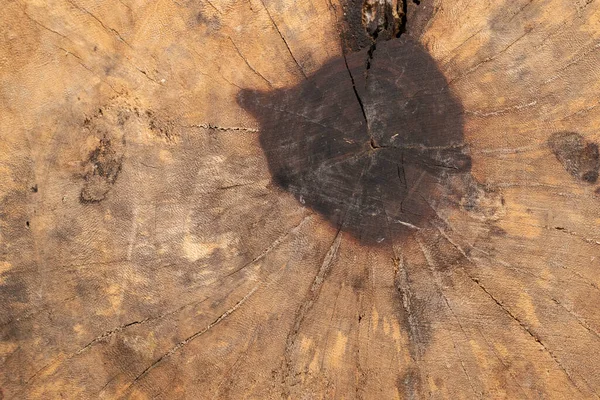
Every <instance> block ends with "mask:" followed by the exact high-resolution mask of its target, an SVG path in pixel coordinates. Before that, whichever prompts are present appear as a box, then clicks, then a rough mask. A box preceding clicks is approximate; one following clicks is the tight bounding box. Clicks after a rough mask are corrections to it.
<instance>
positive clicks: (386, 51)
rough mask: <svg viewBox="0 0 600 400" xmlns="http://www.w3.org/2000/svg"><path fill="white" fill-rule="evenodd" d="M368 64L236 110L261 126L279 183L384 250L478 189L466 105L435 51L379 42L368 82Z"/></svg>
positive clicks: (360, 58)
mask: <svg viewBox="0 0 600 400" xmlns="http://www.w3.org/2000/svg"><path fill="white" fill-rule="evenodd" d="M380 49H381V50H380ZM366 59H367V49H363V50H362V51H360V52H356V53H352V54H349V55H347V56H345V57H341V58H338V59H334V60H332V61H331V62H329V63H327V64H326V65H324V66H323V67H322V68H321V69H320V70H319V71H317V72H316V73H315V74H313V75H312V76H309V77H308V79H307V80H304V81H303V82H301V83H299V84H298V85H296V86H294V87H291V88H287V89H279V90H273V91H269V92H257V91H250V90H244V91H242V92H241V93H240V95H239V98H238V101H239V103H240V105H241V106H242V107H243V108H245V109H246V110H248V111H249V112H250V113H252V114H253V115H254V116H255V117H256V119H257V120H258V121H259V123H260V125H261V130H260V137H259V140H260V144H261V146H262V148H263V151H264V154H265V156H266V159H267V162H268V166H269V170H270V172H271V175H272V178H273V182H274V183H275V184H276V185H277V186H279V187H280V188H281V189H282V190H285V191H287V192H289V193H291V194H292V195H294V197H295V198H296V199H297V201H298V202H299V203H300V204H302V205H305V206H308V207H310V208H312V209H313V210H315V211H317V212H319V213H320V214H321V215H323V216H324V217H325V218H326V219H328V220H329V221H330V222H331V223H332V224H333V225H334V226H336V227H339V228H341V229H343V230H344V231H347V232H349V233H350V234H351V235H352V236H353V237H354V238H355V239H357V240H358V241H360V242H361V243H364V244H370V245H377V244H379V243H382V242H383V241H384V240H385V239H387V238H391V237H401V236H403V235H406V234H411V233H413V232H414V231H415V230H418V229H419V228H420V227H422V226H424V225H426V224H427V222H428V221H429V220H431V219H434V218H437V214H436V211H435V210H434V209H433V206H432V204H438V203H439V202H442V201H445V199H446V198H449V197H452V198H459V199H460V198H461V197H462V196H463V195H465V194H466V193H467V191H468V190H467V189H468V187H469V186H470V185H473V184H476V181H475V180H474V179H473V178H472V177H471V174H470V170H471V157H470V155H469V150H468V146H466V144H465V143H464V140H463V117H462V114H463V108H462V105H461V103H460V101H459V100H458V99H457V98H456V97H455V96H454V95H453V94H452V93H451V91H450V90H449V89H448V87H447V81H446V80H445V78H444V76H443V75H442V73H441V72H440V71H439V69H438V67H437V65H436V63H435V61H434V60H433V59H432V58H431V56H430V55H429V54H428V52H427V51H426V50H425V49H424V48H423V47H422V46H421V45H420V44H419V43H418V42H416V41H415V40H413V39H411V38H410V37H409V36H402V37H401V38H400V39H395V40H389V41H384V42H381V43H380V44H379V45H378V49H377V54H376V55H375V57H374V58H373V60H372V65H371V67H370V70H369V77H368V80H367V79H366V77H365V75H364V74H362V73H361V71H364V68H365V63H364V61H365V60H366ZM450 179H452V180H453V181H454V184H453V185H449V184H446V182H448V181H449V180H450ZM457 207H458V206H457ZM386 243H387V242H386Z"/></svg>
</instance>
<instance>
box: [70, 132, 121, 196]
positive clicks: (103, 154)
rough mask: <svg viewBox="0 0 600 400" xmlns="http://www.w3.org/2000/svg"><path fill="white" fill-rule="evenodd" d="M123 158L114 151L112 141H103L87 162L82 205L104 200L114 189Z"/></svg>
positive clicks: (82, 190)
mask: <svg viewBox="0 0 600 400" xmlns="http://www.w3.org/2000/svg"><path fill="white" fill-rule="evenodd" d="M122 162H123V156H122V155H119V154H117V152H116V151H115V150H114V149H113V146H112V143H111V140H110V139H106V138H104V139H101V140H100V144H99V145H98V147H96V149H94V150H93V151H92V152H91V153H90V155H89V157H88V160H87V162H86V166H85V168H86V173H85V177H84V179H85V184H84V185H83V189H81V194H80V201H81V202H82V203H95V202H99V201H102V200H104V197H105V196H106V194H107V193H108V192H109V191H110V189H111V188H112V185H114V183H115V181H116V180H117V177H118V176H119V173H120V172H121V165H122Z"/></svg>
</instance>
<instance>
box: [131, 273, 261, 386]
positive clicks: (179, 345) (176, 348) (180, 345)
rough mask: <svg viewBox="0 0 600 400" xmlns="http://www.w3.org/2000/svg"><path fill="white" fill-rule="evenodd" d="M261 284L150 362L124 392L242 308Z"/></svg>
mask: <svg viewBox="0 0 600 400" xmlns="http://www.w3.org/2000/svg"><path fill="white" fill-rule="evenodd" d="M259 286H260V285H257V286H255V287H254V288H252V290H250V292H248V294H246V295H245V296H244V297H243V298H242V299H241V300H239V301H238V302H237V303H236V304H235V305H234V306H233V307H231V308H229V309H228V310H227V311H225V312H224V313H223V314H221V315H220V316H219V317H218V318H217V319H215V320H214V321H213V322H211V323H210V324H208V325H207V326H206V327H205V328H203V329H201V330H199V331H198V332H196V333H194V334H193V335H191V336H189V337H188V338H187V339H185V340H182V341H181V342H179V343H177V344H176V345H175V346H173V347H172V348H171V350H169V351H168V352H166V353H164V354H163V355H162V356H160V357H159V358H157V359H156V360H155V361H154V362H153V363H152V364H150V365H149V366H148V367H147V368H146V369H145V370H143V371H142V372H141V373H140V374H138V375H137V376H136V377H135V378H134V379H133V381H132V382H131V383H130V384H129V385H128V386H127V387H126V388H125V390H124V393H128V392H129V391H130V390H131V389H132V388H133V386H134V385H135V384H136V383H137V382H139V381H140V380H141V379H143V378H144V377H145V376H146V375H148V373H149V372H150V371H152V370H153V369H154V368H156V367H158V366H159V365H160V364H161V363H162V362H163V361H164V360H166V359H167V358H169V357H171V356H172V355H173V354H175V353H176V352H178V351H179V350H180V349H182V348H183V347H184V346H186V345H187V344H189V343H191V342H192V341H194V340H195V339H197V338H199V337H200V336H202V335H204V334H205V333H206V332H208V331H209V330H210V329H212V328H213V327H215V326H216V325H218V324H219V323H220V322H221V321H223V320H224V319H225V318H227V317H228V316H229V315H231V314H232V313H233V312H235V311H236V310H237V309H238V308H240V307H241V306H242V304H244V303H245V302H246V300H248V299H249V298H250V296H252V295H253V294H254V292H256V290H257V289H258V288H259Z"/></svg>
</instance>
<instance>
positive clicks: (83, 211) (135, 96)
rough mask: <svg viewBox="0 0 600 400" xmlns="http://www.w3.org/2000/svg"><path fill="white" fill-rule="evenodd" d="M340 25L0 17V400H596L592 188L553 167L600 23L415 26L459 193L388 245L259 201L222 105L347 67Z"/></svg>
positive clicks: (219, 5) (98, 15)
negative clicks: (449, 103)
mask: <svg viewBox="0 0 600 400" xmlns="http://www.w3.org/2000/svg"><path fill="white" fill-rule="evenodd" d="M351 7H354V5H353V3H351V2H350V3H348V4H342V3H339V2H338V1H334V0H331V1H329V0H297V1H294V2H292V1H283V0H249V1H233V0H211V1H208V0H206V1H174V2H171V1H153V2H144V1H130V0H114V1H113V0H109V1H97V0H72V1H71V0H66V1H62V0H60V1H59V0H57V1H33V0H32V1H6V2H4V4H3V5H2V13H1V16H0V26H1V28H0V32H2V35H1V36H0V135H1V141H0V195H1V197H2V200H1V205H2V208H1V211H0V244H1V252H0V257H1V261H0V273H1V275H0V296H1V297H0V304H1V308H0V324H1V328H0V329H1V331H0V332H1V333H0V335H1V336H0V363H1V365H2V366H1V367H0V388H1V391H0V398H2V396H4V398H5V399H9V398H11V399H12V398H15V399H25V398H31V399H36V398H40V399H49V398H81V399H92V398H106V399H112V398H139V399H144V398H190V399H198V398H232V399H238V398H256V399H271V398H281V397H286V398H294V399H297V398H365V399H388V398H451V399H455V398H552V399H563V398H564V399H573V398H581V399H587V398H597V397H598V396H599V395H600V308H599V307H598V304H600V272H599V268H600V228H599V227H600V213H599V209H600V192H599V185H598V183H597V182H593V183H590V182H587V181H585V180H582V179H580V175H581V174H579V172H576V173H573V172H570V170H569V168H571V170H572V168H573V167H572V164H568V163H569V162H571V163H573V162H576V161H573V160H576V159H577V160H579V159H578V158H577V157H580V156H581V154H584V153H582V152H583V150H581V149H582V148H584V147H585V146H587V145H589V146H592V147H593V144H594V143H598V142H599V141H600V133H599V130H598V128H599V126H600V125H599V122H600V113H599V111H600V107H598V101H599V100H598V93H599V92H600V80H599V79H598V76H599V74H598V71H600V69H599V68H598V65H599V62H600V60H599V59H598V58H599V57H600V52H599V51H598V49H599V46H598V43H599V42H598V41H599V40H600V3H598V2H595V1H593V0H587V1H584V0H577V1H575V0H526V1H522V0H519V1H480V2H473V1H464V0H453V1H450V0H448V1H447V0H437V1H435V2H434V1H426V0H422V1H421V4H420V5H418V6H417V5H416V4H414V3H410V4H408V5H407V25H406V32H404V33H403V35H406V36H407V37H410V38H411V40H414V41H415V43H419V44H420V46H422V47H423V49H425V50H426V52H427V54H429V55H430V57H431V59H432V60H433V61H434V62H435V64H436V65H437V67H438V68H439V70H440V71H441V73H442V74H443V76H444V77H445V79H446V81H447V82H448V86H449V88H450V90H451V91H452V93H453V95H454V96H456V98H458V99H459V100H460V102H461V104H462V107H463V108H464V112H463V119H464V142H465V144H466V145H467V146H468V149H469V154H470V157H471V160H472V168H471V169H470V176H472V180H471V181H468V182H467V183H468V184H465V183H464V182H463V181H460V180H459V179H458V178H457V179H455V180H450V181H449V182H450V183H448V182H446V184H447V185H450V186H451V185H455V187H456V188H458V189H457V190H458V192H457V193H459V194H460V196H458V197H457V198H456V199H449V200H448V199H446V197H444V196H441V197H440V198H432V199H430V200H431V202H432V206H433V207H434V208H435V211H436V213H437V217H436V219H435V221H433V222H432V223H431V224H428V225H427V226H424V227H422V229H421V230H419V231H418V232H414V233H413V234H411V235H408V236H402V237H399V238H395V239H394V240H393V241H386V242H384V243H383V245H381V246H374V245H372V244H371V243H364V242H361V241H360V240H357V239H356V238H355V237H354V236H353V235H352V234H351V233H349V232H346V231H345V230H343V229H342V230H338V229H337V228H336V227H335V226H334V225H332V223H331V221H329V220H328V219H327V218H325V217H323V216H322V215H320V214H319V213H318V212H315V211H314V210H312V209H311V208H310V207H308V206H303V205H302V204H301V203H299V202H298V201H297V199H296V198H295V197H294V196H293V195H291V194H289V193H287V192H285V191H284V190H281V188H278V187H277V186H276V185H274V184H273V182H272V177H271V175H270V172H269V165H268V160H267V159H266V158H265V154H264V152H263V149H262V148H261V143H260V134H261V129H263V127H262V126H261V124H260V121H259V120H258V119H257V118H256V116H255V115H253V114H252V112H250V111H249V110H248V109H246V108H244V107H243V106H242V105H241V103H240V93H242V92H244V91H260V92H263V93H275V92H276V91H277V90H287V89H289V88H294V87H298V85H301V84H302V83H303V82H305V81H306V80H308V81H309V82H310V79H311V77H312V76H313V75H314V74H316V73H318V72H319V71H320V70H321V68H322V67H323V66H325V65H327V63H329V62H331V61H332V60H336V59H337V60H339V59H340V57H342V56H343V55H344V54H346V55H348V57H350V61H352V60H353V58H351V57H353V56H352V54H356V53H352V51H351V49H350V48H351V47H352V46H351V44H352V43H350V42H352V40H350V39H348V34H349V32H351V31H348V29H353V28H351V27H350V28H348V27H347V26H346V25H345V23H344V21H345V17H348V15H349V14H351V12H353V9H351ZM399 17H400V14H399ZM411 23H412V24H413V25H412V26H411ZM340 35H341V36H342V37H343V38H346V40H347V41H346V42H345V41H344V40H341V39H340ZM344 35H346V36H344ZM392 40H400V39H392ZM381 43H383V42H381ZM378 46H379V45H378ZM381 48H385V45H383V44H381V47H380V48H379V49H378V50H376V52H377V51H380V52H382V51H383V50H381ZM354 50H357V49H356V48H355V49H354ZM363 53H366V48H364V49H363ZM361 57H362V56H361ZM377 57H378V56H377V55H376V56H375V58H374V60H375V61H374V63H375V62H377ZM357 65H358V64H357ZM359 67H360V68H363V67H362V64H360V65H359V66H358V67H356V68H359ZM374 68H375V67H374ZM361 71H362V70H361ZM343 72H344V73H345V71H343ZM361 73H362V72H361ZM355 76H356V77H357V78H356V81H357V82H358V81H359V78H358V75H355ZM306 78H308V79H306ZM348 84H349V85H351V83H350V81H349V80H348ZM359 89H360V88H359ZM340 90H341V89H340ZM346 90H350V86H347V87H346ZM359 94H360V92H359ZM353 107H355V108H356V107H357V105H356V104H353ZM356 110H359V109H358V108H356ZM357 112H360V111H357ZM560 132H575V133H576V134H578V135H580V136H577V137H578V138H580V139H577V140H580V142H581V143H582V144H581V145H580V147H581V148H579V147H576V146H575V147H574V145H573V144H572V143H573V142H570V143H571V144H569V143H567V142H564V141H563V142H558V145H557V146H558V147H557V148H558V149H559V150H553V147H552V145H551V144H549V143H553V142H551V139H552V138H553V137H554V138H557V136H553V135H556V134H557V133H560ZM574 137H575V136H573V138H574ZM573 140H575V139H573ZM549 141H550V142H549ZM577 143H579V142H577ZM569 146H570V147H569ZM592 147H589V148H588V149H591V148H592ZM560 149H562V150H560ZM565 149H566V150H565ZM578 149H579V150H578ZM563 150H564V151H565V152H566V153H565V154H566V155H562V154H563V153H560V152H561V151H563ZM580 150H581V151H580ZM557 151H558V152H559V153H560V154H559V155H558V156H557V154H555V153H557ZM590 151H591V150H590ZM586 154H587V153H586ZM584 155H585V154H584ZM592 156H593V154H592ZM581 157H583V156H581ZM592 158H593V157H592ZM565 160H567V161H565ZM592 161H593V160H592ZM577 162H578V163H579V164H577V166H580V165H584V164H585V163H584V162H583V161H581V162H579V161H577ZM586 162H587V161H586ZM569 165H571V167H569ZM585 165H586V168H592V169H593V168H594V164H593V162H591V164H590V163H588V164H585ZM98 166H100V167H101V168H102V170H99V169H98V168H99V167H98ZM581 168H584V167H583V166H582V167H581ZM578 171H579V170H578ZM578 174H579V175H578ZM465 182H466V181H465ZM469 182H470V183H469ZM465 185H466V186H465ZM466 188H468V189H469V190H470V191H466ZM463 189H465V190H463ZM444 193H446V192H444ZM434 222H435V223H434Z"/></svg>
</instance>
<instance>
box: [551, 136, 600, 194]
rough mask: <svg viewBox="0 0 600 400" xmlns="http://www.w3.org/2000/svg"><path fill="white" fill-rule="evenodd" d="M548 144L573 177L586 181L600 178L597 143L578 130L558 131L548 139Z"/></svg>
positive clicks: (591, 181) (589, 181)
mask: <svg viewBox="0 0 600 400" xmlns="http://www.w3.org/2000/svg"><path fill="white" fill-rule="evenodd" d="M548 145H549V146H550V149H551V150H552V152H553V153H554V155H555V156H556V158H557V159H558V161H560V163H561V164H562V166H563V168H564V169H565V170H566V171H567V172H568V173H570V174H571V175H572V176H573V177H575V178H577V179H579V180H580V181H583V182H585V183H595V182H596V181H597V180H598V170H599V169H600V156H599V154H598V144H597V143H593V142H588V141H587V140H585V138H584V137H583V136H582V135H580V134H579V133H576V132H557V133H555V134H553V135H552V136H551V137H550V139H548Z"/></svg>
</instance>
